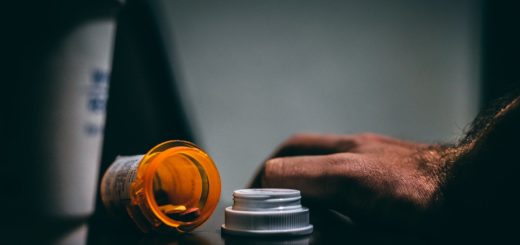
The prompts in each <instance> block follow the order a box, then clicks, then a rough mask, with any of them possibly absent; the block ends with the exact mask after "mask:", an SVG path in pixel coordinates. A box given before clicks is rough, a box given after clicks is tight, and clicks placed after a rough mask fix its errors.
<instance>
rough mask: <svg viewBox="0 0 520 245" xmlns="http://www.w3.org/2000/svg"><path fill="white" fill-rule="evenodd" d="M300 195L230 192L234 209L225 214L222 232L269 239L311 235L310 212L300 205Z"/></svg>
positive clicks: (291, 192) (287, 191)
mask: <svg viewBox="0 0 520 245" xmlns="http://www.w3.org/2000/svg"><path fill="white" fill-rule="evenodd" d="M300 199H301V195H300V191H298V190H291V189H242V190H236V191H234V192H233V206H231V207H227V208H226V210H225V224H223V225H222V232H224V233H227V234H232V235H252V236H263V235H267V236H272V235H307V234H310V233H312V229H313V226H312V225H311V224H309V209H308V208H305V207H302V205H301V204H300Z"/></svg>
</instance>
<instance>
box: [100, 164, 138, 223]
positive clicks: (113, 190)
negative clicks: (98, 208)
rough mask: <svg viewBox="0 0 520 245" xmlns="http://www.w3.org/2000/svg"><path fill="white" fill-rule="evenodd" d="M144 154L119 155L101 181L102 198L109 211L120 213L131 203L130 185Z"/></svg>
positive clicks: (115, 213)
mask: <svg viewBox="0 0 520 245" xmlns="http://www.w3.org/2000/svg"><path fill="white" fill-rule="evenodd" d="M143 157H144V155H137V156H118V157H117V158H116V160H115V161H114V163H113V164H112V165H111V166H110V167H109V168H108V169H107V171H106V173H105V175H104V176H103V180H102V181H101V200H102V201H103V204H104V205H105V207H106V208H107V209H108V210H109V212H111V213H113V214H114V215H120V213H121V212H126V211H125V209H126V206H127V205H128V204H129V203H130V185H131V183H132V182H133V181H134V180H135V177H136V172H137V167H138V165H139V162H141V159H143Z"/></svg>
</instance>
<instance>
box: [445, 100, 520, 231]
mask: <svg viewBox="0 0 520 245" xmlns="http://www.w3.org/2000/svg"><path fill="white" fill-rule="evenodd" d="M519 104H520V97H518V96H516V97H513V98H512V99H509V100H507V101H505V102H502V103H500V104H499V105H498V106H497V107H496V108H495V109H494V110H493V111H489V110H488V111H485V112H483V114H482V115H480V116H479V117H478V118H477V119H476V120H475V122H474V123H473V125H472V128H471V129H470V131H469V132H468V134H467V135H466V137H465V138H464V139H463V140H462V141H461V142H460V143H459V144H458V145H456V146H454V147H449V148H447V149H445V151H444V157H443V161H444V173H445V177H444V181H443V184H442V191H441V193H442V196H443V197H442V198H443V209H444V213H445V214H446V217H447V220H448V221H449V224H450V225H451V226H452V227H453V228H456V229H457V230H460V229H466V230H467V231H470V230H471V231H472V232H475V231H476V230H478V229H483V230H485V231H493V232H497V231H498V232H501V231H505V230H507V229H508V228H509V227H511V223H510V222H509V221H514V222H515V223H516V222H517V220H519V218H520V211H519V210H520V209H519V207H520V202H519V201H518V200H520V199H519V198H518V197H517V196H519V194H520V191H518V190H519V189H518V187H519V184H518V175H519V174H520V157H519V156H518V150H519V146H520V145H519V144H518V141H519V139H520V105H519ZM515 226H517V225H515Z"/></svg>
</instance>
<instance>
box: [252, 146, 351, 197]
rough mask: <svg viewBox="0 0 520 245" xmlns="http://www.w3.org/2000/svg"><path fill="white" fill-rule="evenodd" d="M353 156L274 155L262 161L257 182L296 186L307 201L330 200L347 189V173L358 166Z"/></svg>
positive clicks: (286, 186) (270, 184)
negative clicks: (259, 177) (282, 156)
mask: <svg viewBox="0 0 520 245" xmlns="http://www.w3.org/2000/svg"><path fill="white" fill-rule="evenodd" d="M357 158H358V156H355V154H350V153H343V154H333V155H325V156H299V157H284V158H274V159H271V160H269V161H267V162H266V164H265V168H264V172H263V175H262V177H261V184H262V187H271V188H290V189H297V190H300V191H301V192H302V195H303V196H304V197H306V198H310V199H311V200H323V201H329V202H334V201H335V200H336V199H338V198H340V197H341V196H343V192H345V191H347V189H348V188H346V187H347V186H346V185H348V181H349V179H350V176H351V174H352V173H355V171H356V170H357V169H359V162H358V161H357ZM338 194H341V195H338Z"/></svg>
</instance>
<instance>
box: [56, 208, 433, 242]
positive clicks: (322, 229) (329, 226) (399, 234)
mask: <svg viewBox="0 0 520 245" xmlns="http://www.w3.org/2000/svg"><path fill="white" fill-rule="evenodd" d="M226 206H229V205H225V204H220V205H219V206H218V207H217V209H216V210H215V212H214V214H213V215H212V217H211V218H210V219H209V220H208V221H207V222H206V223H204V224H203V225H202V226H200V227H198V228H197V229H195V230H194V231H193V232H191V233H187V234H183V235H159V234H142V233H140V232H139V231H137V230H136V229H135V228H134V227H127V226H126V225H122V224H118V223H117V222H112V221H103V222H100V221H90V222H89V223H87V224H84V227H78V229H76V230H71V234H73V235H74V232H75V233H77V234H76V236H78V238H74V237H72V236H71V235H69V237H67V236H65V238H64V239H69V241H74V239H76V240H78V241H79V242H81V238H79V236H83V237H84V238H83V239H85V240H86V242H85V243H86V244H216V245H218V244H227V245H229V244H266V245H267V244H424V243H429V241H430V239H429V238H426V237H423V236H421V235H418V234H413V233H410V232H405V231H388V230H381V229H378V230H370V229H363V228H359V227H357V226H356V225H354V224H353V223H352V222H350V220H349V219H348V218H345V217H343V216H341V215H338V214H336V213H334V212H331V211H316V210H312V209H311V222H312V223H313V225H314V232H313V233H312V234H311V235H307V236H296V237H239V236H230V235H222V234H221V231H220V226H221V225H222V224H223V223H224V207H226ZM82 229H83V230H82ZM75 242H76V241H74V243H75Z"/></svg>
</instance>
